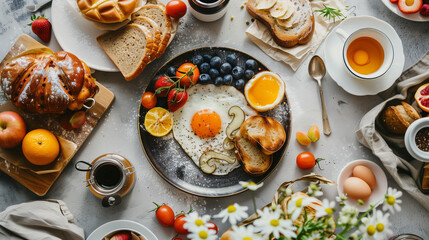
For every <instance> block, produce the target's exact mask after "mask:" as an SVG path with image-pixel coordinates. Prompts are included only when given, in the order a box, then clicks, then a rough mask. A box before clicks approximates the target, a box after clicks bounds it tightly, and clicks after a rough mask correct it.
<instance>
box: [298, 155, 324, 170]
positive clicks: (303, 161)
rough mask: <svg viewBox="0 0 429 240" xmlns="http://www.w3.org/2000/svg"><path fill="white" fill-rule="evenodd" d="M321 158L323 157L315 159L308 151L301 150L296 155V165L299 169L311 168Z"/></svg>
mask: <svg viewBox="0 0 429 240" xmlns="http://www.w3.org/2000/svg"><path fill="white" fill-rule="evenodd" d="M322 160H324V159H322V158H317V159H316V158H315V157H314V155H313V154H312V153H310V152H302V153H300V154H298V156H297V157H296V165H298V167H299V168H301V169H305V170H306V169H312V168H313V167H314V166H315V165H316V163H317V165H319V162H320V161H322ZM319 168H320V166H319Z"/></svg>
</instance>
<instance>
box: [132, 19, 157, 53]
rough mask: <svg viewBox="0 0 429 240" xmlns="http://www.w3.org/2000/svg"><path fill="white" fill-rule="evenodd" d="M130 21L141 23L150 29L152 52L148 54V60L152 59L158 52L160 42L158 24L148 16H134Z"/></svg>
mask: <svg viewBox="0 0 429 240" xmlns="http://www.w3.org/2000/svg"><path fill="white" fill-rule="evenodd" d="M131 23H135V24H139V25H143V26H145V27H147V29H149V30H150V33H151V34H152V37H153V48H152V53H151V54H150V56H151V58H150V61H152V60H154V59H155V58H156V55H157V53H158V49H159V44H160V43H161V30H160V29H159V26H158V24H157V23H156V22H155V21H153V20H152V19H150V18H148V17H136V18H134V19H133V20H132V21H131Z"/></svg>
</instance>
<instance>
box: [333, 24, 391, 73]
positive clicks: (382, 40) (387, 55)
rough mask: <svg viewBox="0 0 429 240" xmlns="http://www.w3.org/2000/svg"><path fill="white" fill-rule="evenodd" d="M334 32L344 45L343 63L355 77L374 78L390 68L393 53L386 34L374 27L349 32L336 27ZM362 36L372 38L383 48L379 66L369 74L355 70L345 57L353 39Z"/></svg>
mask: <svg viewBox="0 0 429 240" xmlns="http://www.w3.org/2000/svg"><path fill="white" fill-rule="evenodd" d="M335 32H336V34H338V35H339V36H340V37H341V38H342V39H343V41H344V45H343V61H344V64H345V65H346V67H347V69H348V70H349V72H350V73H352V74H353V75H355V76H356V77H358V78H361V79H375V78H378V77H381V76H382V75H383V74H385V73H386V72H387V71H388V70H389V69H390V67H391V66H392V63H393V55H394V50H393V45H392V42H391V41H390V39H389V37H387V36H386V34H384V33H383V32H381V31H379V30H377V29H375V28H361V29H358V30H356V31H354V32H353V33H351V34H348V33H346V32H345V31H344V30H342V29H340V28H337V30H336V31H335ZM363 37H368V38H372V39H373V40H375V41H376V42H378V43H379V44H380V45H381V48H382V49H383V54H384V58H383V62H382V64H381V66H380V67H379V68H378V69H377V70H376V71H375V72H372V73H369V74H362V73H359V72H357V71H355V70H354V69H353V68H352V66H351V64H350V62H349V60H348V58H347V51H348V49H349V47H350V44H351V43H352V42H353V41H355V40H356V39H359V38H363Z"/></svg>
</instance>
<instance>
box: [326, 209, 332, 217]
mask: <svg viewBox="0 0 429 240" xmlns="http://www.w3.org/2000/svg"><path fill="white" fill-rule="evenodd" d="M325 212H326V213H327V214H328V215H329V216H331V215H332V214H333V213H334V210H332V208H327V209H325Z"/></svg>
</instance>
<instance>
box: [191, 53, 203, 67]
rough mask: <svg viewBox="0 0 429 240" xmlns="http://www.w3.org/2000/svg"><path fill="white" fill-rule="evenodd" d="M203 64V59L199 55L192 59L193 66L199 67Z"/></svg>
mask: <svg viewBox="0 0 429 240" xmlns="http://www.w3.org/2000/svg"><path fill="white" fill-rule="evenodd" d="M203 62H204V58H203V56H201V55H195V56H194V57H193V58H192V63H193V64H195V65H200V64H201V63H203Z"/></svg>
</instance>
